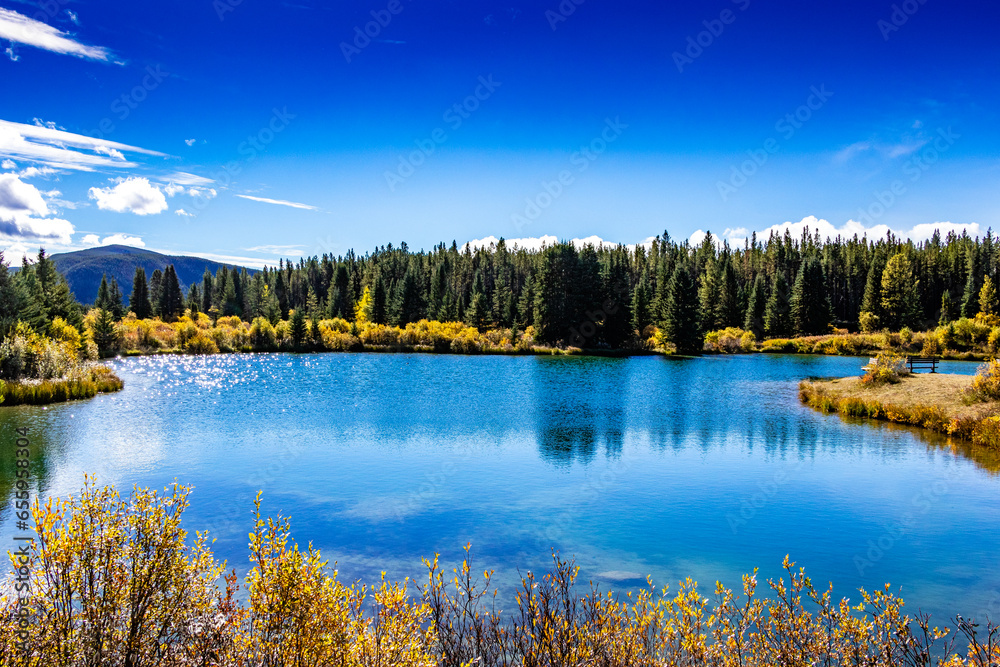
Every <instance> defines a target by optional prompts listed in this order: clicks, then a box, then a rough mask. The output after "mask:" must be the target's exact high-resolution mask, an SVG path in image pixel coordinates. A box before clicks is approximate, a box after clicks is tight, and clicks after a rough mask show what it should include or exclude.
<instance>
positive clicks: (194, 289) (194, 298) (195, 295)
mask: <svg viewBox="0 0 1000 667" xmlns="http://www.w3.org/2000/svg"><path fill="white" fill-rule="evenodd" d="M187 307H188V309H189V310H190V311H191V317H192V318H196V317H197V316H198V312H199V309H200V308H201V290H200V289H198V283H191V287H189V288H188V296H187Z"/></svg>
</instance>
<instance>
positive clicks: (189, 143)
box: [184, 139, 198, 146]
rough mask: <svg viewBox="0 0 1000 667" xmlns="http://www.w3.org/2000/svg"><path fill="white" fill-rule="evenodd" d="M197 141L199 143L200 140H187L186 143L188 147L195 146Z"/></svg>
mask: <svg viewBox="0 0 1000 667" xmlns="http://www.w3.org/2000/svg"><path fill="white" fill-rule="evenodd" d="M196 141H198V140H197V139H185V140H184V143H186V144H187V145H188V146H194V144H195V142H196Z"/></svg>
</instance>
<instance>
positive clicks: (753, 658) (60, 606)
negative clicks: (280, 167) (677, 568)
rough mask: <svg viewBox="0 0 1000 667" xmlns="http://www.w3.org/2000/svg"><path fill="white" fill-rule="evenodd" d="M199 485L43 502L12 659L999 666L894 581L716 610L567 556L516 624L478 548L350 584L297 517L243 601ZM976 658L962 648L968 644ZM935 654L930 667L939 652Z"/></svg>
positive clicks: (8, 652) (2, 653) (683, 589)
mask: <svg viewBox="0 0 1000 667" xmlns="http://www.w3.org/2000/svg"><path fill="white" fill-rule="evenodd" d="M189 492H190V490H189V489H188V488H187V487H183V486H180V485H177V484H175V485H173V486H172V487H169V488H168V489H166V491H165V493H164V494H162V495H160V494H158V493H156V492H155V491H150V490H148V489H142V488H134V489H133V491H132V494H131V496H130V497H129V498H127V499H123V498H121V497H120V496H119V494H118V493H117V492H116V491H115V490H114V488H112V487H103V488H100V487H97V486H95V485H94V484H93V483H92V482H91V481H90V480H88V481H87V483H86V485H85V487H84V489H83V492H82V493H81V494H80V496H79V497H77V498H71V499H68V500H49V501H48V502H47V503H46V504H45V505H44V506H40V505H39V504H38V503H36V504H35V507H34V509H33V514H34V518H35V522H36V530H37V533H38V540H37V541H36V542H35V543H34V544H33V546H32V548H31V550H30V552H29V554H28V555H27V557H26V559H25V561H24V562H23V563H22V562H18V561H17V559H15V558H13V557H12V561H14V565H15V567H20V568H21V569H20V576H23V577H26V578H28V579H29V580H30V582H31V588H30V592H29V596H28V597H27V598H26V599H25V602H26V606H25V607H24V609H25V613H26V614H28V615H29V617H30V620H26V622H25V624H24V632H23V633H20V632H19V616H18V606H17V601H16V600H15V598H14V588H13V584H14V581H13V577H12V576H11V577H9V578H8V580H7V582H6V589H5V591H4V597H3V599H2V604H3V608H2V616H0V664H3V665H11V666H17V667H36V666H38V667H41V666H42V665H61V666H65V667H76V666H78V665H79V666H83V665H88V666H89V665H116V666H117V665H128V666H130V667H145V666H147V665H150V666H152V665H164V666H167V667H173V666H178V667H179V666H181V665H215V666H220V667H221V666H226V667H228V666H233V667H237V666H240V667H243V666H246V667H249V666H253V667H258V666H260V667H264V666H268V667H270V666H274V667H277V666H284V665H288V666H289V667H291V666H295V667H312V666H315V667H319V666H321V665H339V666H358V667H361V666H375V665H378V666H390V665H393V666H396V665H398V666H400V667H408V666H414V667H415V666H417V665H422V666H424V665H426V666H430V665H442V666H447V667H453V666H454V667H458V666H460V665H479V666H490V667H492V666H497V667H500V666H503V667H507V666H509V665H529V666H542V665H545V666H552V667H557V666H558V667H583V666H584V665H602V666H607V667H619V666H620V667H625V666H632V665H642V666H650V667H652V666H653V665H710V666H718V667H730V666H732V667H735V666H737V665H739V666H741V667H763V666H764V665H768V666H770V665H816V664H827V665H866V666H872V667H876V666H879V667H882V666H884V667H889V666H890V665H891V666H896V665H913V666H916V665H930V664H933V662H934V661H937V664H941V665H951V666H958V665H970V666H971V665H977V666H985V665H988V664H994V663H993V662H991V661H996V660H998V659H1000V648H998V640H1000V633H998V632H997V629H996V628H994V627H993V626H989V627H986V628H983V627H980V626H977V625H975V624H974V623H972V622H971V621H964V620H961V619H959V620H958V631H957V632H956V633H954V634H953V633H950V632H949V631H948V630H946V629H945V630H940V631H939V630H937V629H936V628H931V626H930V625H929V619H928V618H927V617H926V616H918V617H917V618H916V619H913V618H910V617H909V616H906V615H905V614H904V613H903V612H902V608H903V601H902V600H901V599H899V598H898V597H896V596H894V595H893V594H892V593H891V592H890V590H889V587H888V585H887V586H885V587H884V588H883V589H881V590H876V591H874V592H872V593H868V592H865V591H862V592H861V601H860V602H859V603H858V604H856V605H853V606H852V605H850V604H849V603H848V602H847V600H841V601H837V600H835V599H834V598H833V596H832V592H831V589H829V588H828V589H825V590H820V589H818V588H816V587H815V586H814V585H813V583H812V581H811V580H810V579H809V578H808V577H807V576H806V575H805V573H804V571H803V570H801V569H796V568H795V567H794V564H793V563H791V562H789V561H788V559H787V558H786V559H785V562H784V568H785V571H786V573H787V578H785V577H782V578H779V579H777V580H768V581H767V585H768V589H769V595H768V597H767V598H763V597H758V596H757V587H758V581H757V575H756V572H755V573H754V574H750V575H746V576H744V577H743V584H742V594H739V593H734V592H733V591H732V590H730V589H727V588H725V587H724V586H722V585H721V584H716V586H715V599H714V602H712V603H710V601H709V599H708V598H707V597H704V596H703V594H702V592H701V591H700V590H699V589H698V587H697V584H696V583H694V582H692V581H691V580H690V579H689V580H687V581H685V582H682V583H681V584H680V586H679V589H678V591H677V592H676V593H674V594H669V593H668V592H667V590H666V589H657V588H655V587H654V586H653V585H652V583H651V582H650V584H649V586H648V588H645V589H643V590H641V591H639V592H638V594H636V595H629V596H618V595H615V594H613V593H602V592H600V591H598V590H596V589H591V590H589V591H587V592H586V593H584V594H582V595H581V594H578V593H577V591H576V588H575V585H576V579H577V575H578V572H579V571H578V568H576V567H575V566H574V565H573V563H571V562H565V561H562V560H560V559H559V558H558V557H554V566H553V569H552V570H551V571H550V572H549V573H548V574H546V575H544V576H541V577H536V576H535V575H534V574H532V573H528V574H527V575H526V576H525V577H524V578H523V579H522V582H521V587H520V590H519V592H518V593H517V595H516V597H515V599H514V601H513V602H514V605H515V608H514V610H513V611H512V612H509V613H504V612H502V611H499V610H498V607H497V604H498V603H497V596H498V594H497V592H496V591H495V590H491V588H490V579H491V577H492V575H493V573H492V572H491V571H486V572H484V573H483V575H482V576H481V577H480V576H478V575H477V574H476V570H474V567H473V564H472V557H471V555H470V554H469V548H468V547H467V548H466V558H465V560H464V562H463V563H462V565H461V567H460V568H457V569H455V570H453V572H452V573H450V574H448V573H445V571H444V570H443V568H442V567H441V566H440V564H439V562H438V560H437V558H436V557H435V558H434V560H433V561H425V564H426V565H427V568H428V580H427V584H426V585H425V586H424V587H423V588H422V589H420V590H418V591H415V592H414V594H413V595H411V594H410V590H409V582H407V581H404V582H402V583H392V582H389V581H386V580H385V577H384V575H383V580H382V581H381V582H380V583H379V584H376V585H375V586H373V587H368V586H363V585H360V584H353V585H346V584H344V583H342V582H340V581H338V580H337V577H336V572H334V573H333V574H332V575H331V574H328V573H327V569H326V565H327V563H326V561H324V560H323V558H322V556H321V554H320V552H319V551H317V550H315V549H313V548H312V546H311V545H310V546H309V547H307V548H305V549H300V547H299V546H298V545H297V544H295V542H294V541H292V540H291V537H290V525H289V521H288V519H287V518H281V517H279V518H278V519H277V520H271V519H266V520H265V519H263V518H262V517H261V516H260V500H259V497H258V500H257V503H256V512H255V521H254V526H253V530H252V532H251V533H250V536H249V538H250V542H249V550H250V561H251V563H252V565H253V567H252V569H251V570H250V572H249V574H248V575H247V577H246V580H245V586H246V589H247V594H246V601H245V602H241V601H238V600H237V598H236V596H235V593H236V590H237V582H236V576H235V574H234V573H230V574H228V575H227V574H226V564H225V563H219V562H217V561H216V560H215V559H214V557H213V555H212V553H211V551H210V549H209V545H210V542H209V539H208V536H207V535H205V534H201V533H199V534H198V535H197V536H196V537H195V538H194V539H189V538H188V536H187V534H186V532H185V531H184V529H183V528H182V527H181V516H182V514H183V512H184V510H185V509H186V508H187V506H188V495H189ZM958 637H961V638H962V642H961V643H962V644H967V645H968V648H967V649H966V650H965V651H964V652H963V653H964V655H962V653H960V652H957V651H956V650H955V645H956V641H955V640H956V639H957V638H958ZM932 655H934V656H935V658H934V660H932V658H931V656H932Z"/></svg>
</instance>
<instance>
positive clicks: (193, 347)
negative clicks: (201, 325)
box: [184, 327, 219, 354]
mask: <svg viewBox="0 0 1000 667" xmlns="http://www.w3.org/2000/svg"><path fill="white" fill-rule="evenodd" d="M192 328H193V327H192ZM196 331H197V333H195V334H194V335H193V336H191V337H190V338H188V339H187V341H185V343H184V350H185V351H186V352H188V353H189V354H218V353H219V347H218V345H216V343H215V341H214V340H213V339H212V338H211V337H210V336H209V335H207V334H206V333H205V332H204V331H201V330H197V329H196Z"/></svg>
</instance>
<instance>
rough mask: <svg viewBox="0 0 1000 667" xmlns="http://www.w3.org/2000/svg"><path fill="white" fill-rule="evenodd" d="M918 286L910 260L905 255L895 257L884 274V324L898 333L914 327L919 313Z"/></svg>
mask: <svg viewBox="0 0 1000 667" xmlns="http://www.w3.org/2000/svg"><path fill="white" fill-rule="evenodd" d="M916 298H917V285H916V282H915V281H914V280H913V270H912V268H911V267H910V259H909V257H907V256H906V254H905V253H897V254H895V255H893V256H892V257H891V258H890V259H889V261H888V262H887V263H886V265H885V271H883V272H882V312H883V319H882V324H883V325H884V326H886V327H888V328H889V329H891V330H893V331H896V330H899V329H900V328H902V327H904V326H914V325H915V324H916V323H915V321H914V320H915V319H916V313H917V301H916Z"/></svg>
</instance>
